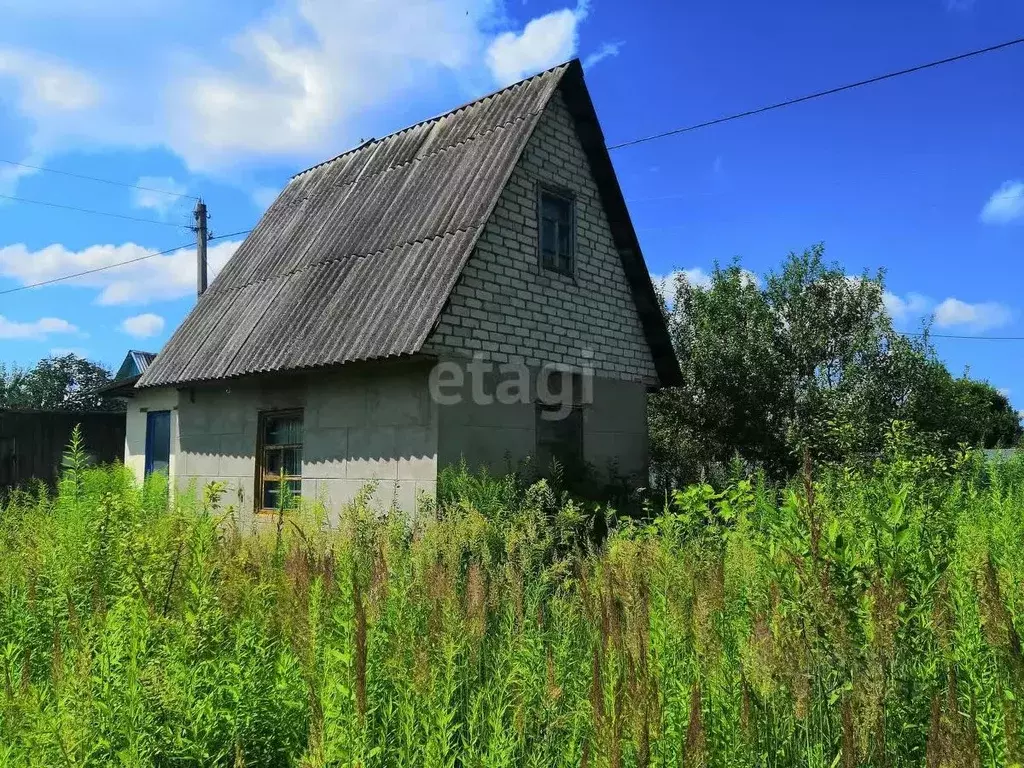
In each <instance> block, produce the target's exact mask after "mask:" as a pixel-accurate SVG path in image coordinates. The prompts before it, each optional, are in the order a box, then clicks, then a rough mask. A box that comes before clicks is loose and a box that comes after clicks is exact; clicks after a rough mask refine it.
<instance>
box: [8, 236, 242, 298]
mask: <svg viewBox="0 0 1024 768" xmlns="http://www.w3.org/2000/svg"><path fill="white" fill-rule="evenodd" d="M251 231H252V230H248V229H247V230H245V231H242V232H232V233H231V234H230V235H217V236H216V237H211V238H209V239H210V240H220V239H223V238H226V237H234V236H235V235H244V234H246V233H248V232H251ZM193 245H194V244H193V243H185V244H184V245H179V246H176V247H174V248H168V249H167V250H166V251H157V252H156V253H147V254H146V255H145V256H136V257H135V258H134V259H126V260H125V261H117V262H114V263H113V264H107V265H105V266H102V267H94V268H93V269H86V270H83V271H82V272H74V273H72V274H70V275H62V276H61V277H51V278H50V279H49V280H40V281H39V282H38V283H29V284H28V285H19V286H18V287H17V288H8V289H6V290H3V291H0V296H4V295H6V294H8V293H16V292H17V291H27V290H28V289H29V288H39V287H40V286H43V285H52V284H53V283H61V282H64V281H65V280H73V279H74V278H76V277H83V276H85V275H92V274H95V273H96V272H103V271H105V270H108V269H114V268H115V267H123V266H125V265H126V264H135V263H136V262H139V261H145V260H146V259H152V258H153V257H154V256H166V255H167V254H169V253H175V252H177V251H182V250H184V249H186V248H192V247H193Z"/></svg>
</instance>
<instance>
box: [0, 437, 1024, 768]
mask: <svg viewBox="0 0 1024 768" xmlns="http://www.w3.org/2000/svg"><path fill="white" fill-rule="evenodd" d="M444 480H445V483H444V485H445V487H444V489H443V493H442V503H441V505H440V507H439V508H438V509H436V510H433V511H431V512H430V513H429V514H425V515H423V516H422V518H421V519H419V520H417V521H416V522H415V523H410V522H408V521H407V520H406V519H404V518H403V517H402V516H400V515H378V514H376V513H375V512H374V511H373V510H371V509H369V508H368V507H367V505H366V503H365V502H363V501H357V502H356V503H354V504H353V505H352V506H351V507H349V508H348V509H346V510H344V512H343V513H342V516H341V520H340V522H339V523H338V524H337V525H336V526H335V527H333V528H328V527H324V526H323V525H322V522H323V517H322V515H323V511H322V510H317V509H315V508H308V509H303V510H301V511H298V512H295V513H288V514H286V515H285V516H284V518H283V519H282V521H281V525H279V526H278V525H269V526H267V527H266V529H265V530H263V531H258V532H252V531H241V530H239V529H238V527H237V526H236V525H235V524H234V522H233V520H234V511H233V510H232V509H231V508H230V507H228V506H226V505H224V504H223V503H222V501H221V500H219V499H218V498H217V496H218V494H217V489H216V488H210V489H207V491H206V493H205V494H204V497H203V498H201V499H198V500H192V499H179V500H178V501H177V502H176V503H175V504H173V505H170V506H169V505H168V504H167V503H166V501H165V499H166V488H165V487H163V486H162V485H161V482H160V480H154V481H151V482H150V483H149V484H147V486H146V487H145V488H139V487H137V486H136V485H135V484H134V483H133V481H132V479H131V477H130V474H129V473H128V472H127V471H126V470H124V469H123V468H112V469H111V468H107V469H91V468H85V467H83V466H77V465H76V464H75V462H74V461H72V462H71V466H70V467H69V469H68V471H67V473H66V474H65V476H64V478H63V480H62V481H61V483H60V486H59V488H58V489H57V492H56V494H55V495H52V496H47V495H46V494H39V495H35V496H28V495H22V496H19V497H17V498H15V499H13V500H11V501H10V502H9V503H8V504H7V506H6V508H4V509H3V510H2V512H0V515H2V516H0V765H10V766H61V765H74V766H85V765H97V766H98V765H104V766H105V765H117V766H149V765H159V766H186V765H196V766H208V765H223V766H242V765H246V766H264V765H265V766H286V765H295V766H300V765H301V766H328V765H330V766H365V767H366V768H370V767H371V766H424V767H427V768H435V767H436V768H441V767H442V766H444V767H447V768H455V767H456V766H458V767H459V768H470V767H471V766H472V767H476V766H479V767H481V768H484V767H486V768H498V767H499V766H703V765H707V766H723V767H724V766H822V767H823V768H828V767H830V766H837V767H838V766H855V765H875V766H910V765H914V766H976V765H985V766H1004V765H1013V764H1020V763H1021V760H1022V742H1021V738H1022V737H1021V728H1022V727H1024V711H1022V709H1021V707H1022V704H1021V702H1022V701H1024V657H1022V652H1021V643H1020V636H1019V631H1020V629H1019V628H1020V627H1021V622H1022V620H1024V619H1022V611H1024V588H1022V584H1024V460H1022V459H1014V460H1011V461H1009V462H1007V463H1005V464H1001V465H998V466H991V467H990V466H985V465H983V464H982V463H981V462H980V460H979V459H978V458H976V457H963V458H961V459H960V460H959V461H957V462H955V463H952V464H949V465H947V464H945V463H944V462H942V461H940V460H938V459H932V458H928V457H924V458H914V459H911V458H906V457H901V456H898V455H897V456H890V457H888V458H886V459H885V460H884V462H881V463H879V465H878V466H877V467H876V468H875V470H874V471H873V472H871V473H870V474H862V473H859V472H854V471H852V470H841V469H838V470H830V471H828V472H825V471H824V470H822V471H821V473H820V477H817V478H815V479H814V480H813V481H812V480H811V479H810V475H809V474H808V475H807V477H806V479H805V480H804V481H803V482H798V483H796V484H795V485H794V486H793V487H791V488H789V489H785V490H783V491H776V490H770V489H767V488H764V487H761V486H759V485H758V484H756V483H751V482H749V481H740V482H736V483H735V484H733V485H732V486H730V487H729V488H728V489H726V490H725V491H722V492H716V491H714V490H713V489H711V488H710V487H706V486H695V487H691V488H688V489H684V490H681V491H679V492H677V493H675V494H674V496H673V497H672V498H671V499H669V500H668V502H667V503H666V504H665V506H664V508H663V509H661V508H659V509H657V510H652V516H651V518H650V519H649V520H647V521H644V522H629V521H622V520H618V521H617V520H614V518H613V519H611V521H610V523H609V527H610V533H609V536H608V537H607V539H606V540H604V541H603V542H602V543H601V544H600V545H595V544H593V543H592V541H591V538H590V536H589V533H588V532H589V531H591V530H593V528H594V519H593V517H594V515H595V514H596V515H600V516H602V517H604V516H605V515H606V511H603V510H602V511H595V510H594V509H593V508H589V509H588V508H584V507H583V506H580V505H577V504H574V503H573V502H572V501H570V500H569V499H567V498H559V497H558V496H557V495H556V494H555V493H554V492H553V491H552V490H551V489H550V488H549V487H548V486H547V485H545V484H543V483H540V484H536V485H533V486H530V487H524V486H522V485H517V484H516V483H514V482H507V481H501V480H487V479H482V478H474V477H472V476H471V475H469V474H467V473H463V472H458V471H454V472H451V473H449V474H448V475H446V477H445V478H444Z"/></svg>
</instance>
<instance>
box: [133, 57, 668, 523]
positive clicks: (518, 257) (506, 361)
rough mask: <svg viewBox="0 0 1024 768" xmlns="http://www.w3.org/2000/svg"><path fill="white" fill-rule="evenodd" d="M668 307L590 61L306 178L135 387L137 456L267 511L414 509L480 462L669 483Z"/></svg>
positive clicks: (183, 480)
mask: <svg viewBox="0 0 1024 768" xmlns="http://www.w3.org/2000/svg"><path fill="white" fill-rule="evenodd" d="M660 306H661V305H660V301H659V299H658V296H657V294H656V293H655V289H654V287H653V285H652V282H651V278H650V275H649V274H648V271H647V268H646V266H645V264H644V260H643V257H642V255H641V253H640V248H639V244H638V242H637V238H636V234H635V232H634V230H633V227H632V224H631V222H630V218H629V214H628V212H627V210H626V205H625V202H624V200H623V196H622V192H621V190H620V188H619V185H618V182H617V180H616V177H615V172H614V170H613V168H612V164H611V161H610V158H609V155H608V152H607V150H606V148H605V143H604V137H603V135H602V133H601V129H600V126H599V125H598V121H597V116H596V114H595V111H594V106H593V104H592V102H591V99H590V96H589V94H588V92H587V88H586V85H585V83H584V80H583V71H582V67H581V65H580V63H579V62H578V61H572V62H569V63H567V64H564V65H561V66H558V67H555V68H554V69H551V70H548V71H546V72H543V73H541V74H539V75H537V76H535V77H532V78H529V79H527V80H524V81H522V82H520V83H517V84H515V85H513V86H510V87H508V88H505V89H503V90H501V91H498V92H496V93H494V94H492V95H490V96H486V97H484V98H482V99H480V100H478V101H474V102H472V103H470V104H467V105H465V106H462V107H459V108H458V109H455V110H453V111H451V112H448V113H446V114H443V115H441V116H439V117H435V118H433V119H430V120H427V121H425V122H422V123H418V124H416V125H413V126H411V127H409V128H406V129H405V130H402V131H399V132H397V133H394V134H392V135H390V136H387V137H385V138H383V139H375V140H371V141H367V142H366V143H364V144H362V145H361V146H359V147H358V148H356V149H354V150H352V151H349V152H346V153H345V154H342V155H340V156H338V157H336V158H334V159H333V160H329V161H327V162H325V163H322V164H320V165H317V166H314V167H313V168H310V169H309V170H306V171H304V172H302V173H300V174H298V175H297V176H295V177H294V178H293V179H292V180H291V181H290V183H289V184H288V185H287V187H285V189H284V190H283V191H282V192H281V194H280V196H279V197H278V198H277V200H276V201H275V202H274V203H273V205H272V206H271V207H270V208H269V209H268V210H267V212H266V213H265V214H264V216H263V218H262V219H261V220H260V222H259V223H258V225H257V226H256V228H255V229H254V230H253V231H252V232H251V234H250V235H249V236H248V237H247V239H246V240H245V242H244V243H242V245H241V246H240V247H239V249H238V251H237V252H236V253H235V255H234V256H233V257H232V258H231V259H230V261H229V262H228V263H227V265H226V266H225V267H224V269H223V270H222V271H221V273H220V274H219V275H218V276H217V278H216V280H214V281H213V283H212V284H211V285H210V287H209V289H208V290H206V291H205V292H204V293H203V294H202V295H201V296H200V298H199V300H198V302H197V304H196V306H195V308H194V309H193V310H192V312H191V313H190V314H189V315H188V317H187V318H186V319H185V320H184V322H183V323H182V324H181V326H180V327H179V328H178V329H177V331H176V332H175V333H174V335H173V337H172V338H171V339H170V341H169V342H168V343H167V345H166V347H165V348H164V349H163V350H162V351H161V352H160V353H159V354H158V355H157V356H156V358H155V359H154V360H153V361H152V362H151V363H150V365H149V367H148V369H147V370H146V371H145V372H144V373H143V374H142V377H141V378H140V380H139V381H138V383H137V384H136V386H135V391H134V397H133V398H132V399H131V400H130V402H129V405H128V408H129V416H128V433H129V434H128V437H127V440H126V463H128V464H129V465H131V466H132V467H134V468H135V470H136V472H137V473H139V474H140V475H141V474H143V471H144V466H145V465H146V464H147V463H148V464H152V463H153V462H147V461H146V458H145V455H142V454H141V453H140V452H141V451H143V446H148V447H149V448H148V450H149V451H151V452H158V453H159V455H160V456H161V457H162V456H164V455H165V454H166V456H167V467H168V471H169V472H170V475H171V476H172V478H173V480H174V482H175V483H177V485H178V486H179V487H180V486H182V485H184V484H188V483H190V482H193V481H195V482H197V483H199V484H202V483H205V482H207V481H210V480H213V479H218V480H223V481H225V482H227V483H228V484H229V486H230V489H231V490H230V493H229V497H230V499H231V501H232V502H234V501H235V500H236V499H237V501H238V503H239V504H240V507H241V508H242V509H253V510H256V511H259V510H261V509H272V508H276V507H277V505H278V504H279V503H281V499H282V496H283V495H284V494H287V493H291V494H295V493H298V494H301V496H302V497H304V498H319V499H322V500H323V501H325V502H326V503H327V504H329V505H331V506H334V507H336V506H337V505H339V504H341V503H343V502H346V501H348V500H350V499H352V498H353V497H354V495H355V494H356V493H357V492H359V491H360V490H361V489H362V488H364V487H365V486H366V485H367V483H369V482H371V481H377V485H376V488H377V490H376V493H377V495H378V499H379V501H380V502H381V503H385V504H387V503H391V502H397V504H398V505H399V506H401V507H403V508H406V509H411V508H413V507H414V506H415V504H416V500H417V499H418V498H420V496H419V494H420V492H427V493H432V492H433V491H434V490H435V488H436V479H437V473H438V470H439V469H440V468H441V467H443V466H444V465H446V464H448V463H452V462H457V461H459V460H460V458H462V457H465V459H466V460H467V461H468V462H469V463H470V464H471V465H474V466H478V465H486V466H489V467H491V468H492V469H493V470H496V471H500V470H501V469H502V468H504V467H506V466H507V462H508V461H509V460H512V461H518V460H519V459H522V458H525V457H527V456H535V457H536V458H537V460H538V461H539V462H541V463H542V464H545V465H546V462H548V460H549V459H550V458H552V457H557V458H559V459H560V460H562V461H563V462H566V463H570V462H573V461H581V462H586V463H587V464H589V465H590V466H592V467H593V468H595V470H596V471H598V472H609V471H611V470H612V469H614V470H615V471H616V472H617V473H619V474H624V475H625V474H635V475H640V476H643V478H644V480H646V468H647V424H646V413H645V409H646V398H647V393H648V391H649V390H651V389H654V388H657V387H661V386H666V385H671V384H674V383H676V382H677V381H678V379H679V375H680V373H679V366H678V363H677V361H676V359H675V356H674V353H673V351H672V345H671V342H670V338H669V334H668V331H667V328H666V325H665V322H664V319H663V317H662V314H661V309H660ZM158 414H159V415H158ZM164 425H166V428H165V426H164ZM147 428H150V429H153V430H156V431H158V432H159V434H158V435H157V437H158V440H157V439H153V438H152V436H147V435H146V433H145V430H146V429H147Z"/></svg>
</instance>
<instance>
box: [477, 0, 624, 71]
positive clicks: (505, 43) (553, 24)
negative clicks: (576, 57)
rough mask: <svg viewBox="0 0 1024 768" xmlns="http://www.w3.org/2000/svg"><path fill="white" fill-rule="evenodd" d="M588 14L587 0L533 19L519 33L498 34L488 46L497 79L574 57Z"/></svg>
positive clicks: (546, 67) (488, 60) (550, 65)
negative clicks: (582, 25)
mask: <svg viewBox="0 0 1024 768" xmlns="http://www.w3.org/2000/svg"><path fill="white" fill-rule="evenodd" d="M586 17H587V2H586V0H583V1H582V2H580V3H579V4H578V5H577V6H576V7H575V8H563V9H562V10H560V11H552V12H551V13H548V14H546V15H544V16H540V17H538V18H536V19H533V20H532V21H530V22H529V23H528V24H527V25H526V26H525V27H523V31H522V32H520V33H518V34H517V33H515V32H505V33H503V34H501V35H498V37H496V38H495V39H494V41H493V42H492V43H491V45H490V47H489V48H488V49H487V64H488V66H489V67H490V69H491V74H492V75H494V79H495V80H497V81H498V82H499V83H501V84H504V85H507V84H509V83H514V82H516V81H517V80H522V79H523V78H524V77H527V76H528V75H532V74H535V73H536V72H540V71H541V70H544V69H548V68H549V67H552V66H554V65H555V64H559V63H560V62H563V61H565V60H566V59H569V58H572V56H573V54H574V53H575V52H576V46H577V43H578V41H579V25H580V23H581V22H582V21H583V20H584V19H585V18H586ZM605 55H608V54H605ZM594 63H596V61H595V62H594Z"/></svg>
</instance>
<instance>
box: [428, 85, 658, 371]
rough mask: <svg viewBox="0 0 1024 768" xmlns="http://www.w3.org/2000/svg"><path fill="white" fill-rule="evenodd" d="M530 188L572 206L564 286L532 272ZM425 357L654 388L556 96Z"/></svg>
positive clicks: (603, 223) (582, 159) (593, 190)
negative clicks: (570, 372)
mask: <svg viewBox="0 0 1024 768" xmlns="http://www.w3.org/2000/svg"><path fill="white" fill-rule="evenodd" d="M539 182H542V183H545V184H549V185H552V186H554V187H559V188H562V189H566V190H569V191H571V192H572V193H573V195H574V196H575V200H576V203H575V212H576V252H575V274H574V276H572V277H567V276H564V275H561V274H558V273H556V272H551V271H544V270H542V269H541V267H540V264H539V257H538V225H537V199H538V183H539ZM425 351H430V352H433V353H435V354H437V355H438V356H442V357H443V356H460V355H461V356H466V355H472V354H473V353H474V352H480V353H482V354H484V355H485V356H486V357H487V358H488V359H491V360H494V361H497V362H525V363H526V364H528V365H531V366H540V365H543V364H545V363H564V364H567V365H571V366H575V367H579V368H588V367H593V368H594V369H595V371H596V372H597V374H598V375H599V376H604V377H608V378H614V379H620V380H624V381H637V382H640V381H642V382H645V383H648V384H655V383H656V382H657V375H656V372H655V368H654V362H653V359H652V356H651V352H650V349H649V348H648V345H647V341H646V339H645V337H644V334H643V330H642V327H641V324H640V318H639V314H638V313H637V311H636V306H635V304H634V302H633V298H632V295H631V293H630V289H629V284H628V282H627V281H626V276H625V273H624V271H623V268H622V263H621V260H620V258H619V254H618V252H617V251H616V248H615V243H614V241H613V239H612V234H611V229H610V227H609V225H608V221H607V217H606V215H605V212H604V207H603V206H602V205H601V201H600V198H599V196H598V190H597V184H596V182H595V181H594V178H593V176H592V174H591V172H590V167H589V164H588V162H587V159H586V156H585V155H584V153H583V148H582V146H581V144H580V141H579V138H578V137H577V135H576V131H575V128H574V125H573V121H572V118H571V117H570V115H569V112H568V109H567V108H566V106H565V103H564V101H563V99H562V96H561V94H560V93H558V94H556V95H555V96H554V97H553V98H552V99H551V101H550V102H549V105H548V107H547V108H546V110H545V113H544V114H543V115H542V116H541V119H540V121H539V124H538V126H537V129H536V131H535V133H534V135H533V136H532V137H531V138H530V140H529V142H528V143H527V146H526V148H525V150H524V153H523V156H522V158H521V160H520V162H519V164H518V165H517V167H516V168H515V170H514V171H513V173H512V176H511V178H510V180H509V182H508V185H507V186H506V188H505V190H504V192H503V193H502V195H501V198H500V200H499V202H498V205H497V207H496V209H495V211H494V214H493V216H492V217H491V219H490V221H488V223H487V225H486V226H485V228H484V231H483V233H482V234H481V237H480V240H479V242H478V244H477V248H476V250H475V251H474V253H473V255H472V256H471V257H470V259H469V262H468V263H467V265H466V268H465V270H464V272H463V274H462V277H461V279H460V280H459V282H458V284H457V285H456V287H455V290H454V292H453V294H452V297H451V300H450V302H449V304H448V307H447V308H446V310H445V312H444V313H443V314H442V317H441V320H440V322H439V324H438V327H437V328H436V330H435V332H434V333H433V335H432V336H431V337H430V339H428V342H427V345H426V348H425ZM588 351H589V352H590V353H591V355H592V356H590V357H588V356H587V354H586V352H588Z"/></svg>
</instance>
